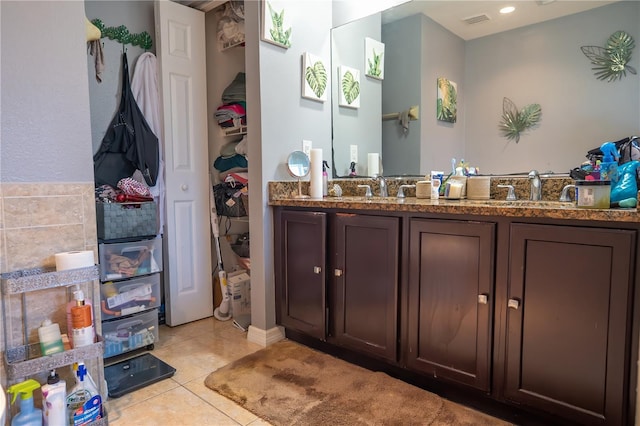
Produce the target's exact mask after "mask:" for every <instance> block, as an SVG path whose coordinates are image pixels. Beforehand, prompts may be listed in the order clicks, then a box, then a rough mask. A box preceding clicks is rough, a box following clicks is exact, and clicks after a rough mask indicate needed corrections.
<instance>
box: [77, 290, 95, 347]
mask: <svg viewBox="0 0 640 426" xmlns="http://www.w3.org/2000/svg"><path fill="white" fill-rule="evenodd" d="M73 297H74V299H75V301H76V306H73V307H72V308H71V329H72V335H73V347H74V348H79V347H81V346H88V345H90V344H92V343H93V342H94V339H95V334H94V331H93V318H92V312H91V306H89V305H87V304H85V300H84V293H83V291H82V290H76V291H74V292H73Z"/></svg>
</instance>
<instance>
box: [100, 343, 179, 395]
mask: <svg viewBox="0 0 640 426" xmlns="http://www.w3.org/2000/svg"><path fill="white" fill-rule="evenodd" d="M175 372H176V369H175V368H173V367H172V366H170V365H169V364H167V363H165V362H164V361H161V360H159V359H158V358H156V357H155V356H153V355H151V354H150V353H145V354H142V355H139V356H137V357H135V358H131V359H127V360H124V361H120V362H118V363H116V364H113V365H110V366H108V367H105V368H104V376H105V379H106V380H107V388H108V389H109V397H111V398H119V397H121V396H122V395H125V394H127V393H129V392H133V391H135V390H138V389H140V388H143V387H145V386H149V385H150V384H152V383H156V382H159V381H160V380H164V379H168V378H169V377H171V376H173V374H174V373H175Z"/></svg>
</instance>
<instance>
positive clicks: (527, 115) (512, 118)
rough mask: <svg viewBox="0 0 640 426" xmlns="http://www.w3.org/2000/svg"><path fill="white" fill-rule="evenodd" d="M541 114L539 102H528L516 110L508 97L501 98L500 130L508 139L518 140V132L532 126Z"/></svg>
mask: <svg viewBox="0 0 640 426" xmlns="http://www.w3.org/2000/svg"><path fill="white" fill-rule="evenodd" d="M541 116H542V108H541V107H540V105H539V104H530V105H527V106H525V107H524V108H522V110H520V111H518V108H517V107H516V105H515V104H514V103H513V102H512V101H511V99H509V98H504V99H503V100H502V121H501V122H500V126H499V127H500V130H501V131H502V133H503V134H504V136H505V137H506V138H507V139H509V140H515V141H516V143H518V142H519V141H520V133H522V132H524V131H525V130H528V129H531V128H533V127H534V126H535V125H537V124H538V122H539V121H540V118H541Z"/></svg>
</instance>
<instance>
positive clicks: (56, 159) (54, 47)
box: [0, 1, 93, 182]
mask: <svg viewBox="0 0 640 426" xmlns="http://www.w3.org/2000/svg"><path fill="white" fill-rule="evenodd" d="M0 8H2V22H1V25H0V28H1V31H2V39H3V43H2V52H1V56H2V60H1V63H2V72H1V78H2V80H1V82H0V87H1V88H2V95H1V96H2V101H1V102H2V103H1V105H0V109H1V111H2V117H1V130H0V131H1V133H2V136H1V140H2V146H1V148H0V149H1V150H0V181H2V182H90V181H93V161H92V151H91V127H90V121H89V91H88V86H87V67H86V62H85V49H86V38H85V27H84V7H83V4H82V3H81V2H76V1H56V2H51V1H38V2H33V1H29V2H21V1H2V2H0Z"/></svg>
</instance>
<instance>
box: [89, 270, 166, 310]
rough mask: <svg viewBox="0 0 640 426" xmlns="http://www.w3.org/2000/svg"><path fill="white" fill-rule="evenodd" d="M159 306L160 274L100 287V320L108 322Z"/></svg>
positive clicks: (109, 282) (107, 283)
mask: <svg viewBox="0 0 640 426" xmlns="http://www.w3.org/2000/svg"><path fill="white" fill-rule="evenodd" d="M158 306H160V274H152V275H146V276H143V277H139V278H132V279H130V280H126V281H107V282H105V283H103V284H101V285H100V309H101V310H102V319H103V320H109V319H113V318H119V317H123V316H126V315H131V314H135V313H138V312H142V311H146V310H148V309H151V308H157V307H158Z"/></svg>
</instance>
